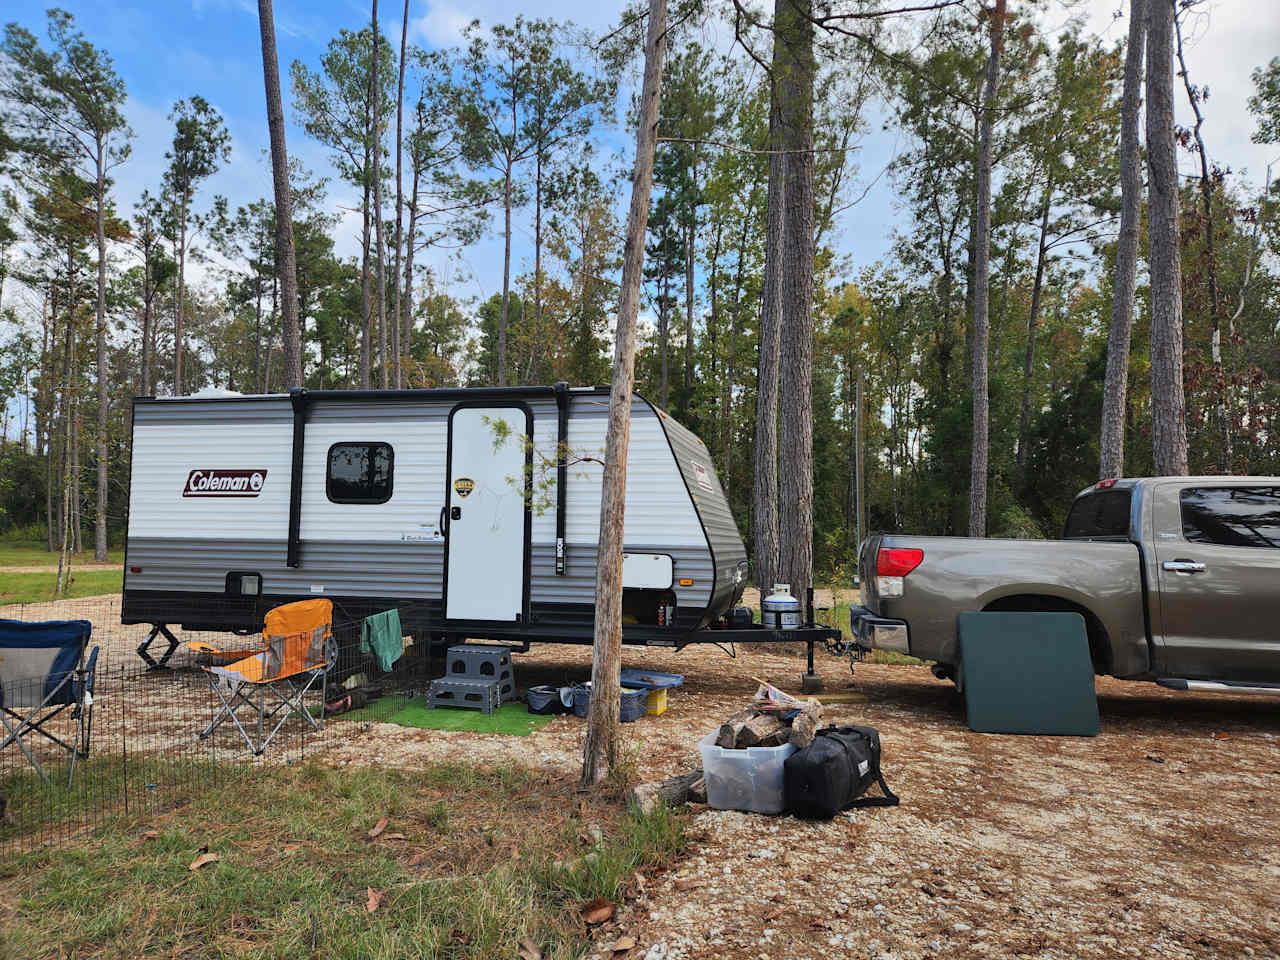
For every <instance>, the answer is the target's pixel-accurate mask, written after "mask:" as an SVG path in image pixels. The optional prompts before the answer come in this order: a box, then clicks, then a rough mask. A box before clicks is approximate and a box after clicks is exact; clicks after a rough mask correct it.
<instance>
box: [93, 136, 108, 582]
mask: <svg viewBox="0 0 1280 960" xmlns="http://www.w3.org/2000/svg"><path fill="white" fill-rule="evenodd" d="M97 148H98V155H97V169H98V179H97V185H96V186H97V189H96V190H95V196H94V200H95V203H94V207H95V210H94V215H95V221H96V222H95V224H94V232H95V234H96V236H97V241H98V298H97V300H98V302H97V305H96V306H97V316H96V318H95V320H96V324H95V335H96V340H97V343H96V346H97V366H98V369H97V371H96V376H97V381H98V436H97V437H96V438H95V439H96V443H95V446H94V455H95V457H96V459H97V461H98V463H97V467H98V479H97V482H98V489H97V490H96V491H95V493H96V494H97V502H96V505H95V510H94V516H93V560H94V562H95V563H106V562H107V421H108V417H107V415H108V413H109V412H110V410H109V404H108V400H107V379H108V376H107V232H106V202H107V197H106V193H107V171H106V156H105V153H106V144H105V143H104V141H103V138H102V137H99V138H98V143H97Z"/></svg>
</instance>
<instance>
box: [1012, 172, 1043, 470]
mask: <svg viewBox="0 0 1280 960" xmlns="http://www.w3.org/2000/svg"><path fill="white" fill-rule="evenodd" d="M1052 199H1053V181H1052V180H1050V181H1049V182H1048V183H1047V184H1046V186H1045V191H1044V197H1043V199H1042V206H1041V210H1040V245H1039V247H1038V249H1037V252H1036V276H1035V280H1034V282H1033V283H1032V287H1031V310H1030V311H1029V312H1028V313H1027V352H1026V354H1025V356H1024V357H1023V360H1022V411H1021V413H1020V415H1019V417H1018V459H1017V472H1018V485H1019V486H1021V485H1022V484H1023V483H1024V482H1025V480H1026V476H1027V433H1028V431H1029V430H1030V428H1031V377H1032V373H1033V372H1034V368H1035V362H1036V332H1037V330H1038V329H1039V326H1040V309H1041V304H1042V302H1043V300H1044V267H1045V259H1046V255H1047V253H1048V249H1049V246H1048V235H1049V207H1050V205H1051V202H1052ZM1013 246H1014V245H1013V244H1010V245H1009V248H1010V250H1012V249H1013ZM1011 272H1012V271H1009V270H1006V272H1005V276H1006V280H1007V277H1008V274H1009V273H1011Z"/></svg>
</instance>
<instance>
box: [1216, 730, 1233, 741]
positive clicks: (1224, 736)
mask: <svg viewBox="0 0 1280 960" xmlns="http://www.w3.org/2000/svg"><path fill="white" fill-rule="evenodd" d="M1213 739H1215V740H1230V739H1231V737H1230V735H1228V734H1225V733H1218V732H1216V731H1215V732H1214V734H1213Z"/></svg>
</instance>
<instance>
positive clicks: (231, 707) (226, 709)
mask: <svg viewBox="0 0 1280 960" xmlns="http://www.w3.org/2000/svg"><path fill="white" fill-rule="evenodd" d="M209 686H210V687H212V688H213V692H214V693H215V694H216V695H217V697H218V699H219V700H221V701H222V707H221V708H220V709H219V710H218V712H217V713H216V714H214V717H213V719H212V720H210V721H209V725H208V726H207V727H205V728H204V730H202V731H201V732H200V739H201V740H207V739H208V738H209V737H211V736H212V735H213V732H214V731H215V730H217V729H218V727H220V726H222V724H223V723H225V722H226V721H227V720H228V719H230V720H231V722H232V723H233V724H235V726H236V728H237V729H238V730H239V731H240V735H241V736H243V737H244V739H245V742H246V743H248V744H249V746H250V747H252V746H253V742H252V741H251V740H250V739H249V734H248V733H246V732H245V729H244V727H243V726H241V724H240V718H239V717H237V716H236V707H238V706H240V705H241V704H245V705H247V706H249V707H250V708H251V709H254V710H256V709H258V707H257V705H256V704H255V703H254V702H253V699H252V696H251V694H246V693H245V692H244V687H243V686H241V687H238V688H237V689H236V691H235V692H234V693H233V694H232V695H231V699H230V700H228V699H227V698H226V697H225V696H223V694H222V688H221V687H220V686H219V685H218V682H217V680H215V679H214V678H213V677H212V676H210V677H209Z"/></svg>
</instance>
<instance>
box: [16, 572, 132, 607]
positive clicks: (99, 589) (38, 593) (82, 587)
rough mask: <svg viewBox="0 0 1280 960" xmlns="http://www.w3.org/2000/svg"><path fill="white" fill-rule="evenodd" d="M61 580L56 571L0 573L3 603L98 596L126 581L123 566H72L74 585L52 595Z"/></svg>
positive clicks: (113, 589)
mask: <svg viewBox="0 0 1280 960" xmlns="http://www.w3.org/2000/svg"><path fill="white" fill-rule="evenodd" d="M57 582H58V575H57V574H56V573H0V604H5V603H44V602H45V601H47V600H54V599H62V600H68V599H72V598H74V597H96V596H98V595H99V594H103V593H119V592H120V588H121V586H122V584H123V582H124V573H123V571H121V570H78V569H76V567H75V566H72V568H71V588H70V589H69V590H67V592H66V594H65V595H63V596H62V597H57V598H55V597H54V596H53V588H54V586H55V585H56V584H57Z"/></svg>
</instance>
